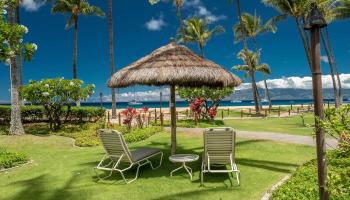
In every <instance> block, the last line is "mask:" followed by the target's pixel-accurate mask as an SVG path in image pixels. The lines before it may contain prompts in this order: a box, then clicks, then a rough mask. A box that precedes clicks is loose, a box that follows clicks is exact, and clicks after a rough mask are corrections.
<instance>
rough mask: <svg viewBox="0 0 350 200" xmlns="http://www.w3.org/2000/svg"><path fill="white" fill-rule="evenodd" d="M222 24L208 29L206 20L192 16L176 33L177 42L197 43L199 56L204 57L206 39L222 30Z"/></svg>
mask: <svg viewBox="0 0 350 200" xmlns="http://www.w3.org/2000/svg"><path fill="white" fill-rule="evenodd" d="M224 31H225V29H224V28H223V27H222V26H216V27H214V28H213V29H209V27H208V22H207V21H206V20H204V19H200V18H198V17H192V18H189V19H187V20H185V21H184V28H183V29H180V30H179V32H178V35H177V40H178V42H180V43H181V42H185V43H187V42H192V43H197V45H198V48H199V51H200V53H201V56H202V57H203V58H204V57H205V53H204V46H205V45H206V44H207V42H208V40H209V39H210V38H211V37H212V36H213V35H215V34H219V33H222V32H224Z"/></svg>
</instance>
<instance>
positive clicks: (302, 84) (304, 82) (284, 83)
mask: <svg viewBox="0 0 350 200" xmlns="http://www.w3.org/2000/svg"><path fill="white" fill-rule="evenodd" d="M340 79H341V81H342V87H343V89H350V74H341V75H340ZM322 82H323V88H333V84H332V79H331V76H330V75H323V76H322ZM257 85H258V87H259V88H265V86H264V82H263V81H259V82H257ZM267 85H268V86H269V88H270V89H312V79H311V77H308V76H306V77H297V76H292V77H282V78H278V79H268V80H267ZM246 89H249V90H250V89H251V84H250V83H243V84H242V85H240V86H239V87H237V88H235V90H246ZM160 92H162V93H163V101H164V102H166V101H169V95H170V90H169V88H168V87H162V88H157V89H154V90H148V91H140V92H135V93H134V92H124V93H118V94H117V101H120V102H129V101H131V100H133V99H134V95H135V97H136V100H137V101H159V95H160V94H159V93H160ZM176 98H177V99H180V97H179V96H177V97H176ZM89 101H94V102H99V101H100V97H99V96H93V97H91V98H90V99H89ZM103 101H105V102H106V101H111V96H110V95H106V96H104V97H103Z"/></svg>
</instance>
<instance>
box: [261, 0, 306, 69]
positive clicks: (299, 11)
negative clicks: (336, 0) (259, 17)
mask: <svg viewBox="0 0 350 200" xmlns="http://www.w3.org/2000/svg"><path fill="white" fill-rule="evenodd" d="M262 2H263V3H264V4H266V5H268V6H271V7H273V8H275V9H276V10H277V11H278V12H279V13H280V14H281V15H280V16H278V17H276V18H275V21H279V20H283V19H286V18H287V17H289V16H291V17H292V18H293V19H294V21H295V23H296V25H297V28H298V32H299V35H300V37H301V40H302V42H303V46H304V50H305V54H306V58H307V62H308V64H309V67H310V70H311V50H310V48H311V47H310V39H309V37H308V34H307V33H306V32H305V30H304V29H303V25H302V24H303V22H305V18H306V13H308V11H309V8H310V4H311V2H310V0H293V1H291V0H262Z"/></svg>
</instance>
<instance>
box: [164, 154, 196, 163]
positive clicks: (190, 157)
mask: <svg viewBox="0 0 350 200" xmlns="http://www.w3.org/2000/svg"><path fill="white" fill-rule="evenodd" d="M198 159H199V156H198V155H196V154H175V155H172V156H170V157H169V160H170V161H172V162H194V161H196V160H198Z"/></svg>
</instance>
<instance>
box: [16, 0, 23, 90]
mask: <svg viewBox="0 0 350 200" xmlns="http://www.w3.org/2000/svg"><path fill="white" fill-rule="evenodd" d="M19 5H20V1H19V0H17V5H16V23H17V24H20V8H19ZM18 73H19V85H23V60H22V52H19V54H18Z"/></svg>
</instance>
